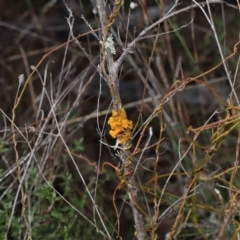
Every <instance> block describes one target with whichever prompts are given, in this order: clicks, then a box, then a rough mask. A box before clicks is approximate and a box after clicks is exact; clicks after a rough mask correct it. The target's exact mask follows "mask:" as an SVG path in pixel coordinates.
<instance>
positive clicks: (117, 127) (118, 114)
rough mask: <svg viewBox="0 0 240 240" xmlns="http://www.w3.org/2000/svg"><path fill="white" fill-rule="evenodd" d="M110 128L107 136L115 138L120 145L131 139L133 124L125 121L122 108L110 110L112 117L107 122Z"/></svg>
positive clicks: (124, 112) (125, 116)
mask: <svg viewBox="0 0 240 240" xmlns="http://www.w3.org/2000/svg"><path fill="white" fill-rule="evenodd" d="M108 124H109V125H110V127H111V130H110V131H109V134H110V135H111V136H112V137H113V138H117V140H118V142H119V143H121V144H126V143H127V142H128V141H129V140H130V137H131V132H132V128H133V123H132V121H131V120H129V119H127V115H126V111H125V109H124V108H120V109H118V110H112V116H111V117H110V118H109V120H108Z"/></svg>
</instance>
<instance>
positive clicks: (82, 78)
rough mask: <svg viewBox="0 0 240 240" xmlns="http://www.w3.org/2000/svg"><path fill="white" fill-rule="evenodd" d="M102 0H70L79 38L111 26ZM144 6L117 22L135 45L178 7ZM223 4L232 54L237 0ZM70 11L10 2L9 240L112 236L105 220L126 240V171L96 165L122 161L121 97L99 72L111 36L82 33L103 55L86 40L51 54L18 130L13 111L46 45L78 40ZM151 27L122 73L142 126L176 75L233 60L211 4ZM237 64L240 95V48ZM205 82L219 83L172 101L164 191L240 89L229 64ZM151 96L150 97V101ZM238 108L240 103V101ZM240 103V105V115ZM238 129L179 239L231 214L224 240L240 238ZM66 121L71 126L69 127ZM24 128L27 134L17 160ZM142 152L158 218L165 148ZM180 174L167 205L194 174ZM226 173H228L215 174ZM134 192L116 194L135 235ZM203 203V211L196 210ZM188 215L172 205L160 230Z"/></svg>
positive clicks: (6, 20) (5, 98)
mask: <svg viewBox="0 0 240 240" xmlns="http://www.w3.org/2000/svg"><path fill="white" fill-rule="evenodd" d="M91 2H94V1H81V0H68V1H66V4H67V5H68V7H69V8H70V9H71V10H72V11H73V16H74V24H73V32H74V34H75V36H77V35H78V34H83V33H86V32H88V31H90V29H89V26H87V24H86V22H88V23H89V24H91V26H92V27H93V29H95V28H99V27H100V25H99V22H98V15H97V14H94V13H93V9H94V8H93V5H92V4H91ZM109 2H110V1H109ZM137 3H138V7H137V8H136V9H134V10H131V14H130V21H128V14H129V11H130V9H129V4H130V1H125V3H124V7H123V8H122V9H121V12H120V13H119V15H118V16H117V18H116V20H115V23H114V30H115V32H116V34H117V35H116V36H119V38H120V39H121V41H122V42H123V43H124V44H125V46H126V44H127V43H128V42H130V41H131V40H132V39H134V38H135V36H136V35H137V34H139V33H140V32H141V31H142V30H143V29H144V28H145V27H146V26H149V25H150V24H151V23H152V22H154V21H156V20H158V19H159V16H163V15H164V12H167V11H169V9H171V7H172V6H173V4H174V1H170V0H162V1H155V0H147V1H140V0H139V1H137ZM191 4H193V3H192V1H190V0H189V1H188V0H186V1H182V2H179V4H178V5H177V6H176V8H175V9H174V10H173V11H176V10H178V9H182V8H184V7H187V6H190V5H191ZM163 6H164V7H163ZM110 7H111V5H110ZM204 9H206V6H205V7H204ZM211 13H212V17H213V20H214V24H215V27H216V32H217V38H218V40H219V42H220V45H221V48H222V53H223V55H224V56H225V57H226V56H228V55H230V54H231V53H233V46H234V44H235V43H237V42H238V40H239V26H240V16H239V9H238V8H237V2H236V1H228V4H225V3H224V4H212V5H211ZM68 16H69V12H68V11H67V9H66V6H65V4H64V2H63V1H60V0H55V1H54V0H52V1H49V0H38V1H32V0H24V1H14V0H1V1H0V89H1V91H0V109H1V118H0V126H1V136H0V156H1V158H0V193H1V194H0V216H1V217H0V239H9V240H10V239H13V240H15V239H33V240H35V239H48V240H51V239H66V240H76V239H81V240H85V239H108V238H107V237H106V238H105V237H104V234H101V232H104V233H105V230H104V227H103V224H102V221H103V222H104V225H105V227H106V228H107V231H108V232H109V233H110V235H111V237H112V239H115V237H116V219H117V217H116V212H115V209H114V206H113V194H114V191H115V189H116V187H117V185H118V184H119V179H118V177H117V176H116V173H115V171H114V169H112V168H111V167H108V166H106V167H105V169H104V172H103V173H102V174H100V175H99V176H98V175H97V174H96V169H95V167H94V166H95V165H94V164H92V163H94V162H95V163H96V164H97V165H98V166H102V164H103V163H104V162H110V163H112V164H113V165H114V166H117V165H118V159H117V157H116V155H115V152H114V151H113V150H112V149H110V148H109V147H107V146H105V145H103V144H101V142H100V141H99V140H100V139H101V140H104V142H107V143H108V144H110V145H114V144H115V140H113V139H111V137H110V136H109V134H108V131H109V127H108V126H105V124H106V119H107V117H108V113H109V106H110V104H111V96H110V93H109V89H108V86H107V84H106V83H105V82H104V80H100V76H99V74H98V72H97V71H96V67H97V65H98V64H99V57H100V56H99V55H100V45H99V42H98V40H97V39H96V38H95V37H94V36H93V35H92V34H91V33H89V34H87V35H85V36H83V37H81V39H79V41H80V42H81V46H82V48H84V49H85V51H86V52H87V53H88V54H89V55H88V56H90V58H91V61H89V58H88V57H87V56H86V54H85V53H84V51H83V49H81V48H79V46H78V45H77V44H75V43H74V42H72V43H69V44H68V45H65V46H63V47H61V48H59V49H57V50H56V51H54V52H53V53H51V54H49V55H48V56H47V57H46V59H44V61H43V62H42V64H41V65H40V66H39V67H38V69H37V72H36V73H35V74H34V75H33V77H32V79H31V81H29V83H28V85H27V88H26V90H25V91H24V94H23V96H22V97H21V99H20V103H19V104H18V107H17V108H16V111H15V113H16V117H15V121H14V124H15V127H14V129H15V130H14V132H13V131H12V128H11V119H12V109H13V106H14V103H15V101H16V99H17V97H18V96H19V95H18V92H19V91H21V89H22V88H23V85H20V84H19V76H20V75H21V74H24V76H25V79H26V78H27V76H29V75H30V73H31V71H32V69H34V67H35V66H36V65H37V64H38V63H39V61H40V60H41V59H42V57H43V56H44V55H45V54H47V53H49V52H50V51H52V50H54V49H55V48H56V47H58V46H59V45H61V44H63V43H65V42H67V41H68V40H69V39H70V36H69V25H68V23H67V20H66V18H67V17H68ZM83 17H84V18H83ZM159 32H161V33H164V32H169V33H167V34H163V35H160V36H159V37H158V39H157V40H156V39H155V37H153V36H155V35H156V33H159ZM147 36H148V37H147V38H145V39H142V40H141V41H139V42H138V43H137V44H136V46H135V49H134V51H133V53H132V54H130V56H129V57H128V58H127V59H126V61H124V64H123V66H122V70H121V74H120V79H121V81H120V95H121V98H122V102H123V105H124V107H125V108H126V111H127V114H128V117H129V119H131V120H132V121H133V122H134V123H136V122H137V119H138V118H139V116H140V125H141V123H143V122H144V121H145V120H146V119H147V118H148V117H149V116H150V115H151V113H152V112H153V110H154V108H155V104H154V101H153V100H159V99H161V98H162V96H164V95H166V94H167V93H168V91H169V89H170V87H171V85H172V84H173V83H174V82H175V81H176V79H186V78H188V77H192V76H196V75H199V74H201V73H203V72H205V71H207V70H209V69H211V68H213V67H214V66H216V65H217V64H218V63H220V62H221V61H222V60H221V56H220V52H219V49H218V47H217V44H216V36H214V34H213V32H212V29H211V27H210V25H209V23H208V21H207V20H206V17H205V16H204V14H203V12H202V11H201V9H199V8H195V9H194V10H191V9H190V10H188V11H185V12H183V13H182V14H178V15H175V16H173V17H172V18H170V19H169V20H168V21H165V22H164V23H163V24H161V25H159V26H158V27H156V28H154V29H153V30H152V31H151V32H149V33H148V34H147ZM155 43H156V45H154V44H155ZM153 46H154V48H153ZM115 47H116V51H117V54H116V56H115V58H117V57H119V56H120V54H121V52H122V48H121V47H120V45H119V44H117V42H116V46H115ZM153 49H154V52H153V56H152V59H151V62H150V63H149V61H148V60H149V57H150V55H151V52H152V50H153ZM31 66H32V67H31ZM227 66H228V68H229V73H230V74H231V77H232V78H233V77H234V76H236V77H235V79H236V81H235V84H234V89H235V91H236V94H237V95H238V91H239V89H238V86H239V74H238V66H239V62H238V55H237V54H236V55H235V56H233V57H232V58H230V59H229V60H228V61H227ZM201 80H202V81H204V82H206V83H208V84H209V86H210V87H209V86H208V85H204V84H202V83H198V82H193V83H190V84H189V85H187V86H186V87H185V88H184V89H183V90H182V91H179V92H177V93H176V94H175V95H174V96H173V97H172V98H171V101H169V102H168V103H167V104H166V105H165V106H164V110H165V115H164V118H163V121H164V124H166V128H165V131H164V134H163V137H164V141H163V143H162V144H161V145H160V149H159V152H160V153H161V154H160V157H159V162H158V175H159V181H158V187H157V192H159V193H160V192H161V190H162V189H163V187H164V185H165V183H166V180H167V177H168V176H169V173H170V172H171V171H172V170H173V168H174V166H175V165H176V163H177V162H178V160H179V152H182V153H184V152H185V151H186V150H187V148H188V146H189V144H190V143H192V138H193V136H191V135H188V134H187V130H188V128H189V127H190V126H193V127H195V128H196V127H200V126H203V125H204V123H205V122H206V121H207V120H208V119H209V117H211V115H212V114H213V113H214V111H215V110H216V109H219V111H218V114H215V115H214V116H213V117H211V119H210V122H216V121H218V120H219V119H224V117H225V110H226V109H225V106H223V104H222V102H221V101H220V100H219V98H218V97H220V98H221V99H222V100H223V101H225V102H227V99H228V97H229V94H230V93H231V88H230V86H229V82H228V80H227V76H226V72H225V70H224V67H223V66H219V67H218V68H217V69H215V70H214V71H212V72H211V73H209V74H208V75H206V76H204V77H203V78H202V79H201ZM145 88H146V91H145ZM19 89H20V90H19ZM142 99H145V101H144V103H142V102H141V100H142ZM54 104H55V105H54ZM232 106H237V102H234V103H232ZM237 107H238V106H237ZM232 110H234V109H232ZM238 110H239V109H238V108H236V109H235V111H236V112H237V111H238ZM56 122H58V123H59V124H58V126H57V124H56ZM234 123H237V120H236V121H235V122H234ZM160 124H161V122H160V119H159V118H155V119H154V120H153V121H152V122H151V127H153V138H152V139H151V143H149V145H151V144H154V143H156V141H158V139H159V131H160ZM137 127H139V125H138V126H137ZM238 128H239V127H238V125H237V124H236V126H235V127H234V128H233V130H232V131H231V132H230V131H229V132H227V133H228V134H227V137H226V139H225V138H224V141H223V143H222V145H221V147H220V148H219V149H216V150H217V151H216V153H215V154H214V156H213V158H212V159H211V161H210V162H209V163H208V164H207V166H206V167H205V168H204V171H203V173H202V176H205V178H204V177H202V179H204V180H200V181H199V186H198V188H197V192H198V194H197V198H196V199H194V200H193V199H192V202H191V201H190V200H189V202H187V201H186V205H185V210H186V211H185V214H186V215H189V216H190V217H189V218H188V221H187V222H183V225H184V228H182V229H179V231H180V232H179V234H178V236H177V237H176V239H184V240H185V239H186V240H187V239H194V240H197V239H216V237H217V236H218V234H219V231H220V229H221V228H223V224H224V223H225V220H226V218H225V217H226V216H228V217H229V218H230V219H229V221H228V222H227V223H226V224H227V226H228V227H227V228H226V229H225V231H224V234H223V237H224V238H223V239H232V238H233V237H234V236H237V235H236V233H237V232H238V231H239V226H240V225H239V206H238V204H239V203H238V198H239V197H238V195H237V196H236V199H235V198H233V197H232V195H231V191H230V190H231V189H234V191H235V192H237V191H239V186H240V181H239V179H240V176H239V171H238V170H236V172H234V176H233V171H232V170H231V168H232V167H233V166H234V164H236V163H238V155H237V152H238V144H239V142H238V137H239V129H238ZM59 129H60V133H61V134H58V133H59ZM13 134H15V135H16V142H17V153H18V157H17V158H18V161H17V162H16V160H15V159H16V151H15V150H14V142H13V138H12V137H13ZM213 134H214V130H213V129H210V130H209V131H202V132H201V134H200V136H199V137H198V140H197V142H196V143H195V144H194V146H195V147H194V148H193V149H192V150H191V151H189V153H188V154H187V155H186V157H185V158H184V159H183V161H182V164H183V165H184V168H185V169H186V171H187V172H191V170H192V164H193V159H195V160H196V159H197V160H200V159H201V158H203V156H204V154H205V152H206V148H207V146H208V145H209V143H210V142H211V137H212V136H213ZM60 135H61V136H60ZM139 136H140V134H137V135H136V137H135V139H133V143H134V144H136V142H137V140H138V138H139ZM180 138H181V146H180V147H179V139H180ZM63 139H64V142H63ZM147 140H148V136H144V137H143V141H142V142H141V145H140V147H141V148H143V147H144V146H145V144H146V142H147ZM66 146H67V147H66ZM179 148H180V149H181V150H179ZM70 155H71V157H72V158H73V159H74V161H72V158H71V157H70ZM136 157H138V156H136ZM141 159H143V160H142V162H143V164H142V166H143V167H141V168H140V169H139V171H138V176H139V185H141V186H142V194H141V198H142V202H141V207H143V208H144V209H145V210H146V212H148V213H149V215H151V214H150V213H151V212H152V211H153V207H154V202H153V199H152V196H151V194H150V190H148V189H152V188H153V183H152V182H151V181H152V175H151V174H152V171H153V161H154V159H156V154H155V148H149V149H148V150H146V151H144V155H143V156H141ZM146 169H147V170H146ZM79 171H80V172H81V175H80V174H79ZM178 171H179V172H178V174H175V175H173V176H172V177H171V178H170V181H169V182H168V184H167V186H166V190H165V193H164V195H163V201H162V205H161V211H162V212H164V211H165V210H166V209H168V207H169V206H171V205H172V204H173V203H174V202H175V201H177V200H178V199H181V196H182V195H183V193H184V191H185V189H186V186H187V184H188V182H189V178H188V177H187V176H186V174H184V171H182V169H181V168H179V169H178ZM18 173H20V175H21V179H22V186H23V188H24V192H25V193H24V196H25V197H24V198H23V197H22V196H23V195H21V194H20V193H21V190H22V189H21V188H20V187H19V186H20V185H19V176H18ZM220 173H222V175H221V176H219V177H216V178H211V176H216V175H217V174H220ZM164 174H165V175H164ZM231 176H233V177H231ZM83 179H84V181H83ZM230 183H231V184H230ZM86 189H89V191H90V192H91V194H92V195H93V196H94V202H95V204H96V205H97V206H98V207H97V208H98V209H99V211H100V213H101V218H100V217H99V216H98V215H97V214H96V210H94V208H93V202H92V200H91V199H90V198H89V194H88V193H87V190H86ZM216 189H217V190H216ZM155 190H156V189H155ZM59 193H60V194H61V195H59ZM125 194H126V192H125V191H124V189H121V190H119V191H117V192H116V195H115V202H116V206H117V208H118V209H119V212H121V214H120V215H121V217H120V222H121V229H120V234H121V236H122V238H123V239H124V240H125V239H126V240H128V239H129V240H130V239H133V238H134V222H133V218H132V212H131V211H132V210H131V208H130V206H129V205H128V203H127V200H126V195H125ZM63 197H64V198H65V199H63ZM193 202H194V204H195V205H194V206H195V209H193V208H192V207H191V206H192V205H191V204H192V203H193ZM233 202H234V204H235V206H236V207H235V208H234V211H232V212H231V214H228V215H227V211H225V210H226V209H230V208H229V206H230V205H231V204H233ZM23 203H24V204H23ZM23 206H24V207H23ZM120 209H121V210H120ZM176 214H177V209H176V211H169V212H167V214H166V215H164V218H162V219H161V222H160V224H159V226H158V229H157V234H158V237H159V239H164V238H165V236H166V234H167V233H168V232H169V231H170V229H171V226H172V224H173V222H174V220H175V218H176ZM23 215H25V217H26V219H27V222H28V224H29V228H28V227H27V224H26V219H24V217H23ZM196 219H197V220H196ZM27 231H29V232H30V233H31V234H30V235H31V238H28V235H27ZM234 234H235V235H234ZM236 239H237V238H236Z"/></svg>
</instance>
